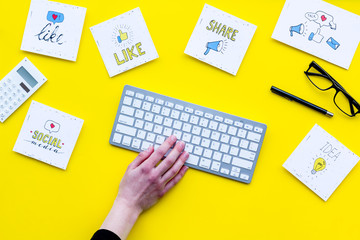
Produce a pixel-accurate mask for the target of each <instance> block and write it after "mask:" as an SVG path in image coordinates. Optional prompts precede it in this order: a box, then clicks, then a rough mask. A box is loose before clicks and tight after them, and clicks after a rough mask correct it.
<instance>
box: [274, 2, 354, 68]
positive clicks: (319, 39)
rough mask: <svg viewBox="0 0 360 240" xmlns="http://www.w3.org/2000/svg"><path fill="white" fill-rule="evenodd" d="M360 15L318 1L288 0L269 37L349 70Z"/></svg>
mask: <svg viewBox="0 0 360 240" xmlns="http://www.w3.org/2000/svg"><path fill="white" fill-rule="evenodd" d="M359 25H360V17H359V16H358V15H355V14H353V13H351V12H348V11H345V10H343V9H341V8H338V7H336V6H334V5H331V4H329V3H326V2H324V1H320V0H315V1H314V0H287V1H286V2H285V5H284V8H283V10H282V12H281V14H280V17H279V20H278V22H277V24H276V27H275V30H274V32H273V35H272V38H274V39H276V40H278V41H280V42H283V43H285V44H287V45H290V46H292V47H295V48H297V49H300V50H302V51H304V52H307V53H310V54H312V55H314V56H316V57H319V58H322V59H324V60H326V61H328V62H331V63H333V64H335V65H338V66H340V67H342V68H345V69H349V67H350V64H351V61H352V59H353V57H354V54H355V51H356V48H357V46H358V44H359V41H360V31H359Z"/></svg>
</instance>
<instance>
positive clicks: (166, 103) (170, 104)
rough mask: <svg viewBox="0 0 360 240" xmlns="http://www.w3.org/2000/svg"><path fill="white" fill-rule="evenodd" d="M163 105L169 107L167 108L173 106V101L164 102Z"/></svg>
mask: <svg viewBox="0 0 360 240" xmlns="http://www.w3.org/2000/svg"><path fill="white" fill-rule="evenodd" d="M165 106H167V107H169V108H173V107H174V103H172V102H165Z"/></svg>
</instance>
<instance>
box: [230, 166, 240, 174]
mask: <svg viewBox="0 0 360 240" xmlns="http://www.w3.org/2000/svg"><path fill="white" fill-rule="evenodd" d="M240 170H241V169H240V168H239V167H232V168H231V171H232V172H237V173H240Z"/></svg>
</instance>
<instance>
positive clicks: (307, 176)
mask: <svg viewBox="0 0 360 240" xmlns="http://www.w3.org/2000/svg"><path fill="white" fill-rule="evenodd" d="M358 161H359V157H358V156H357V155H355V154H354V153H353V152H351V151H350V150H349V149H348V148H347V147H345V146H344V145H343V144H342V143H340V142H339V141H338V140H336V139H335V138H334V137H333V136H331V135H330V134H329V133H327V132H326V131H325V130H324V129H322V128H321V127H320V126H319V125H317V124H315V126H314V127H313V128H312V129H311V131H310V132H309V133H308V134H307V135H306V136H305V138H304V139H303V140H302V141H301V143H300V144H299V145H298V146H297V147H296V149H295V151H294V152H293V153H292V154H291V155H290V157H289V158H288V159H287V160H286V162H285V163H284V165H283V166H284V167H285V168H286V169H287V170H288V171H289V172H290V173H292V174H293V175H294V176H295V177H296V178H298V179H299V180H300V181H301V182H302V183H304V184H305V185H306V186H307V187H309V188H310V189H311V190H312V191H314V192H315V193H316V194H317V195H318V196H319V197H321V198H322V199H323V200H324V201H327V200H328V198H329V197H330V195H331V194H332V193H333V192H334V191H335V189H336V188H337V187H338V186H339V185H340V183H341V182H342V181H343V180H344V178H345V177H346V176H347V175H348V173H349V172H350V171H351V169H352V168H353V167H354V166H355V165H356V164H357V162H358ZM299 197H300V198H301V196H299Z"/></svg>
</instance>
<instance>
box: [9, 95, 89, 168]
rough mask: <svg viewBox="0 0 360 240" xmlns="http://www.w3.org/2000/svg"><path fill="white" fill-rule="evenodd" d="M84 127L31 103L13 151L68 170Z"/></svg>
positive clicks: (80, 122)
mask: <svg viewBox="0 0 360 240" xmlns="http://www.w3.org/2000/svg"><path fill="white" fill-rule="evenodd" d="M83 123H84V120H82V119H79V118H76V117H74V116H71V115H69V114H67V113H64V112H61V111H59V110H56V109H54V108H51V107H48V106H46V105H44V104H41V103H38V102H35V101H32V102H31V105H30V108H29V111H28V113H27V115H26V118H25V121H24V123H23V126H22V127H21V130H20V134H19V136H18V138H17V140H16V143H15V146H14V149H13V151H15V152H18V153H21V154H23V155H25V156H28V157H31V158H34V159H37V160H39V161H42V162H45V163H47V164H50V165H53V166H55V167H58V168H61V169H64V170H65V169H66V167H67V165H68V162H69V159H70V156H71V153H72V152H73V149H74V147H75V143H76V141H77V139H78V136H79V134H80V130H81V128H82V125H83Z"/></svg>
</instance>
